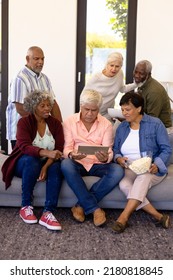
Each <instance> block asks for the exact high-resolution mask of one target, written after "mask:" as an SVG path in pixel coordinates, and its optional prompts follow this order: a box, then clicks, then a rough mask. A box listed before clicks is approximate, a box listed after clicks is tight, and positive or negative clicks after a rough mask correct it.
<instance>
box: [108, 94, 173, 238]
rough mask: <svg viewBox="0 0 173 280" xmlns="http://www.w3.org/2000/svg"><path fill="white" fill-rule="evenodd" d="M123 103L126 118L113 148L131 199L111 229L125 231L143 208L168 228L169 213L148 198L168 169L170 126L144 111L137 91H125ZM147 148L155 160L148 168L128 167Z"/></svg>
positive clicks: (121, 104)
mask: <svg viewBox="0 0 173 280" xmlns="http://www.w3.org/2000/svg"><path fill="white" fill-rule="evenodd" d="M120 106H121V109H122V114H123V116H124V118H125V121H123V122H122V123H121V124H120V125H119V127H118V128H117V131H116V137H115V140H114V146H113V151H114V161H115V162H117V163H119V164H120V165H121V166H123V167H126V168H125V176H124V178H123V179H122V180H121V181H120V183H119V186H120V189H121V191H123V193H124V194H125V195H126V197H127V199H128V202H127V204H126V206H125V209H124V211H123V212H122V213H121V214H120V216H119V217H118V219H117V220H116V222H115V223H114V225H113V226H112V229H113V230H114V231H115V232H118V233H120V232H123V231H124V230H125V228H126V227H127V222H128V219H129V218H130V215H131V214H132V213H133V212H134V211H135V210H136V209H137V210H138V209H141V208H142V209H143V210H144V211H146V212H148V213H150V214H151V215H152V216H153V217H154V218H155V219H156V220H157V221H158V223H160V224H161V226H163V227H164V228H168V227H169V225H170V217H169V215H165V214H161V213H159V212H158V211H157V210H156V209H155V208H154V207H153V206H152V205H151V203H150V202H149V201H148V199H147V198H146V195H147V193H148V190H149V189H150V188H151V187H152V186H154V185H157V184H158V183H160V182H161V181H162V180H163V179H164V178H165V177H166V174H167V172H168V169H167V166H168V164H169V158H170V156H171V152H172V149H171V146H170V143H169V138H168V134H167V130H166V128H165V126H164V125H163V123H162V122H161V121H160V120H159V119H158V118H155V117H152V116H149V115H146V114H145V113H144V100H143V98H142V97H141V96H140V95H138V94H137V93H126V94H125V95H124V96H123V97H122V98H121V100H120ZM146 151H151V152H152V164H151V166H150V168H149V170H148V172H146V173H144V174H139V175H137V174H136V173H134V172H133V171H132V170H131V169H130V168H127V167H128V166H127V162H128V161H132V162H133V161H134V160H137V159H139V158H140V157H141V153H142V152H146Z"/></svg>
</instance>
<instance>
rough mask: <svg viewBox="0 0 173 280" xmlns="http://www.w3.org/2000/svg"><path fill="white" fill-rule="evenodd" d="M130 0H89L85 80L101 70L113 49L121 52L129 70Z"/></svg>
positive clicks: (124, 66)
mask: <svg viewBox="0 0 173 280" xmlns="http://www.w3.org/2000/svg"><path fill="white" fill-rule="evenodd" d="M127 14H128V0H123V1H122V0H114V1H112V0H111V1H110V0H87V24H86V69H85V82H86V81H87V80H88V78H90V76H91V75H92V74H93V73H95V72H100V71H101V70H102V69H103V68H104V65H105V62H106V60H107V57H108V55H109V54H110V53H112V52H115V51H117V52H120V53H121V54H122V55H123V58H124V64H123V71H124V73H125V71H126V45H127V44H126V41H127Z"/></svg>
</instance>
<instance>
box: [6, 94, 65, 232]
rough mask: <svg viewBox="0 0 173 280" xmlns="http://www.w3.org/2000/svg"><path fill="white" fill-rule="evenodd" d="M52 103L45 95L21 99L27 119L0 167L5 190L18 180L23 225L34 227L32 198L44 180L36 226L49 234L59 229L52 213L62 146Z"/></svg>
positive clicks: (34, 218) (21, 125)
mask: <svg viewBox="0 0 173 280" xmlns="http://www.w3.org/2000/svg"><path fill="white" fill-rule="evenodd" d="M53 103H54V101H53V99H52V98H51V96H50V95H49V94H48V93H46V92H41V91H34V92H33V93H31V94H29V95H28V96H27V97H26V98H25V99H24V109H25V110H26V111H27V112H28V116H27V117H23V118H21V119H20V120H19V122H18V125H17V135H16V138H17V142H16V145H15V147H14V149H13V151H12V153H11V155H10V156H9V157H8V159H7V160H6V161H5V162H4V164H3V166H2V173H3V180H4V182H5V184H6V188H8V187H9V186H10V185H11V180H12V178H13V176H17V177H21V178H22V208H21V209H20V217H21V218H22V220H23V221H24V222H26V223H29V224H33V223H37V218H36V216H35V215H34V213H33V207H32V197H33V190H34V187H35V184H36V182H37V181H44V180H46V201H45V207H44V211H43V214H42V217H41V218H40V220H39V224H41V225H43V226H45V227H47V228H48V229H52V230H60V229H61V225H60V224H59V222H58V221H57V220H56V218H55V217H54V216H53V214H52V212H53V211H54V210H55V208H56V207H57V202H58V195H59V192H60V188H61V183H62V173H61V169H60V163H61V156H62V151H63V145H64V135H63V128H62V125H61V122H60V121H58V120H57V119H55V118H53V117H52V116H51V115H50V112H51V109H52V106H53Z"/></svg>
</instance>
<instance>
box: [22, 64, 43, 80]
mask: <svg viewBox="0 0 173 280" xmlns="http://www.w3.org/2000/svg"><path fill="white" fill-rule="evenodd" d="M25 69H26V70H27V71H28V72H29V73H30V74H31V75H32V76H33V77H36V78H37V79H40V78H41V76H42V73H40V74H39V76H38V75H37V74H36V73H35V72H34V71H32V70H31V69H30V68H28V67H27V66H26V65H25Z"/></svg>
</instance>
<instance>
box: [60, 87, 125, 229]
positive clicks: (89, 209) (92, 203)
mask: <svg viewBox="0 0 173 280" xmlns="http://www.w3.org/2000/svg"><path fill="white" fill-rule="evenodd" d="M101 105H102V96H101V94H100V93H98V92H97V91H94V90H84V91H83V92H82V93H81V95H80V112H79V113H75V114H74V115H72V116H70V117H68V118H67V119H66V120H65V121H64V123H63V128H64V137H65V145H64V151H63V154H64V157H65V159H64V160H63V161H62V163H61V168H62V172H63V174H64V177H65V179H66V181H67V183H68V185H69V187H70V188H71V189H72V190H73V192H74V193H75V195H76V196H77V198H78V202H77V204H76V205H75V206H74V207H72V209H71V210H72V213H73V217H74V218H75V219H76V220H77V221H78V222H84V220H85V215H88V214H91V213H92V214H93V222H94V225H95V226H101V225H103V224H104V223H105V222H106V216H105V212H104V211H103V210H102V209H101V208H100V207H99V204H98V203H99V201H101V200H102V198H103V197H104V196H105V195H106V194H108V193H109V192H110V191H111V190H112V189H113V188H114V187H115V186H117V184H118V183H119V181H120V180H121V179H122V177H123V175H124V171H123V168H122V167H121V166H120V165H118V164H116V163H113V162H112V157H113V153H112V144H113V128H112V124H111V122H110V121H109V120H107V119H106V118H105V117H103V116H101V115H100V114H99V109H100V106H101ZM79 146H107V147H109V149H108V151H104V150H100V151H97V149H96V150H95V153H94V154H86V153H81V152H78V147H79ZM83 176H97V177H100V179H99V180H98V181H97V182H96V183H94V184H93V185H92V186H91V188H90V190H88V188H87V186H86V184H85V182H84V180H83V178H82V177H83Z"/></svg>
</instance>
